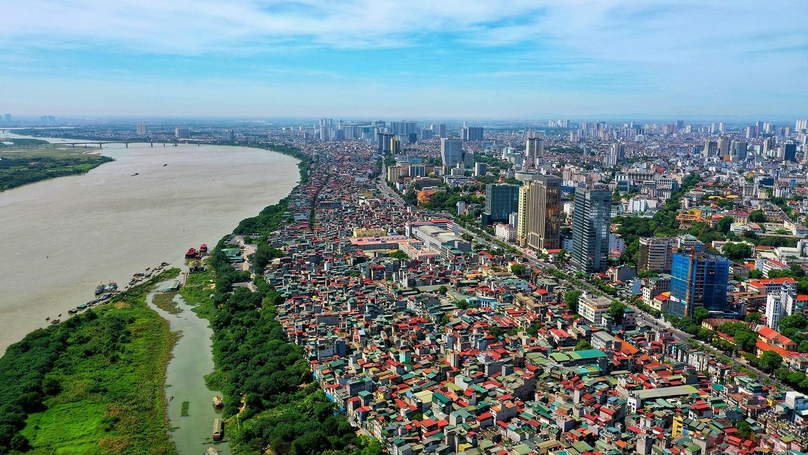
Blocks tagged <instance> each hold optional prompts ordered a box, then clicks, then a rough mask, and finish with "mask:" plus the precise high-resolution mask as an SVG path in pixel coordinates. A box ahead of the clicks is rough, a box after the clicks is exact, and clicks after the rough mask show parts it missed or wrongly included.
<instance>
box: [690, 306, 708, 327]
mask: <svg viewBox="0 0 808 455" xmlns="http://www.w3.org/2000/svg"><path fill="white" fill-rule="evenodd" d="M708 317H710V312H709V311H708V310H707V308H704V307H703V306H700V307H697V308H696V310H695V311H694V312H693V320H694V321H695V322H696V324H699V325H701V322H702V321H704V320H705V319H707V318H708Z"/></svg>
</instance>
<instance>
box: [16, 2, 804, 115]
mask: <svg viewBox="0 0 808 455" xmlns="http://www.w3.org/2000/svg"><path fill="white" fill-rule="evenodd" d="M806 6H808V5H806V3H805V0H769V1H765V2H764V1H758V0H740V1H739V0H698V1H695V0H508V1H489V0H476V1H475V0H437V1H435V0H433V1H427V0H407V1H388V0H342V1H339V2H337V1H319V0H300V1H271V0H193V1H191V0H115V1H110V0H25V1H12V0H8V1H3V2H0V17H2V18H4V20H3V21H2V26H0V112H2V113H6V112H8V113H12V114H13V115H17V116H25V115H34V116H39V115H56V116H67V117H69V116H131V117H172V116H192V117H211V116H215V117H238V118H250V117H265V118H271V117H334V118H346V119H348V118H374V119H376V118H380V119H381V118H388V119H405V118H406V119H421V118H447V119H449V118H451V119H475V118H478V119H496V118H499V119H534V118H535V119H551V118H573V119H574V118H582V117H584V118H591V117H598V116H603V117H609V118H615V117H620V116H643V117H646V118H648V117H653V118H659V119H680V118H684V119H687V118H708V117H716V118H718V117H721V116H726V117H732V118H749V119H760V120H773V119H790V118H805V117H808V26H807V25H806V24H808V8H807V7H806ZM718 119H720V118H718Z"/></svg>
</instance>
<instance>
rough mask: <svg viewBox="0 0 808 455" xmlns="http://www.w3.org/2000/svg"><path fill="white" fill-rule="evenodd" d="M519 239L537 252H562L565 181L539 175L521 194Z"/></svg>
mask: <svg viewBox="0 0 808 455" xmlns="http://www.w3.org/2000/svg"><path fill="white" fill-rule="evenodd" d="M517 238H518V240H519V243H520V244H521V245H522V246H528V247H530V248H532V249H534V250H537V251H539V250H543V249H548V250H552V249H558V248H559V247H560V243H561V179H560V178H559V177H556V176H554V175H537V176H535V177H534V178H533V181H531V182H530V183H528V184H527V185H526V186H524V187H522V190H521V191H520V193H519V225H518V226H517Z"/></svg>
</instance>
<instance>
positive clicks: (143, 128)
mask: <svg viewBox="0 0 808 455" xmlns="http://www.w3.org/2000/svg"><path fill="white" fill-rule="evenodd" d="M148 131H149V128H148V127H147V126H146V124H145V123H138V124H137V134H138V135H140V136H143V135H145V134H146V133H148Z"/></svg>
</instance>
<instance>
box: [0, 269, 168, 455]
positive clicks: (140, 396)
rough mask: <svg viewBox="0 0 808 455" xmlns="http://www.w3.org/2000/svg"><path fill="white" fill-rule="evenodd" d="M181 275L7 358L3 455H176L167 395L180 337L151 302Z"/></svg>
mask: <svg viewBox="0 0 808 455" xmlns="http://www.w3.org/2000/svg"><path fill="white" fill-rule="evenodd" d="M178 273H179V270H178V269H171V270H169V271H165V272H163V273H162V274H160V275H159V276H157V277H155V278H152V279H151V280H149V281H148V282H146V283H144V284H142V285H139V286H136V287H134V288H132V289H129V290H127V291H125V292H123V293H121V294H120V295H118V296H116V297H114V298H113V299H112V300H111V303H110V304H108V305H106V306H103V307H98V308H94V309H91V310H88V311H87V312H85V313H83V314H79V315H76V316H73V317H71V318H70V319H67V320H66V321H63V322H62V323H61V324H57V325H52V326H49V327H48V328H46V329H41V330H36V331H34V332H32V333H30V334H28V335H27V336H26V337H25V338H24V339H23V340H22V341H20V342H19V343H15V344H13V345H12V346H10V347H9V349H8V352H6V354H5V355H4V356H3V357H2V358H0V396H2V397H3V399H4V403H3V405H2V406H0V420H2V421H3V422H5V423H10V424H11V425H12V426H10V427H9V426H0V452H5V450H4V447H5V448H7V449H12V450H19V451H25V450H28V451H29V453H32V454H46V453H54V452H55V451H57V450H58V451H60V452H65V453H74V454H84V453H86V454H91V453H92V454H95V453H128V452H132V451H137V450H139V449H138V448H142V447H149V448H151V449H153V450H154V451H156V452H153V453H165V454H174V453H176V450H175V449H174V445H173V443H172V442H171V440H170V439H169V437H168V434H167V432H168V429H169V427H168V421H167V419H166V417H165V416H166V408H165V400H164V396H163V387H162V384H163V383H164V381H165V369H166V365H167V362H168V360H169V358H170V352H171V349H172V347H173V346H174V343H175V342H176V334H173V333H171V332H170V331H169V330H168V323H167V322H166V321H165V320H163V319H162V318H161V317H160V316H159V315H158V314H157V313H155V312H154V311H152V310H151V309H149V308H148V307H147V306H146V295H147V293H148V291H149V289H150V288H151V287H153V286H154V285H155V284H156V283H158V282H160V281H164V280H166V279H170V278H172V277H176V276H177V274H178ZM11 403H18V404H20V405H21V406H19V407H15V406H13V405H10V404H11ZM12 429H13V430H14V431H10V430H12Z"/></svg>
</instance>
